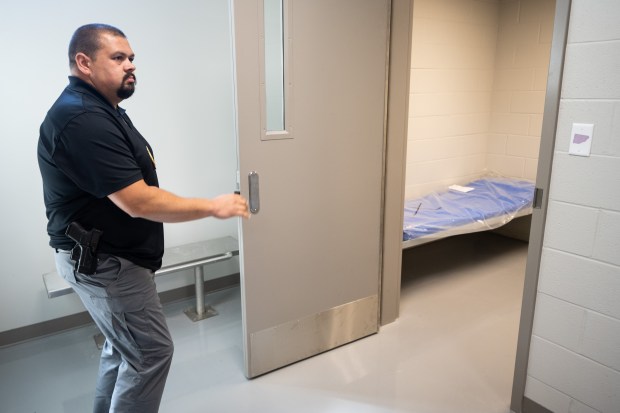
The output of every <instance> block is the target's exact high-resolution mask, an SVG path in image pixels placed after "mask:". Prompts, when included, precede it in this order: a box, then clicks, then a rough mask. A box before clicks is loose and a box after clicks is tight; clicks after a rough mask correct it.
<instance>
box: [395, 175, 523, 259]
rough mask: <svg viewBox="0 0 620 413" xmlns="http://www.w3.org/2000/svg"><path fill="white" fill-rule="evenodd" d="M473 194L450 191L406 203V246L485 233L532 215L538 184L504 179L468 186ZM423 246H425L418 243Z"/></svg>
mask: <svg viewBox="0 0 620 413" xmlns="http://www.w3.org/2000/svg"><path fill="white" fill-rule="evenodd" d="M464 187H469V188H473V189H472V190H471V191H469V192H459V191H456V190H451V189H447V190H445V191H441V192H434V193H431V194H429V195H426V196H424V197H421V198H417V199H410V200H406V201H405V216H404V225H403V246H404V247H406V246H408V245H407V242H409V244H410V245H416V243H415V242H413V241H414V240H418V239H420V240H421V239H424V238H426V239H429V240H434V239H438V238H443V237H446V236H451V235H456V234H458V233H466V232H475V231H484V230H487V229H494V228H497V227H499V226H501V225H504V224H505V223H507V222H508V221H510V220H511V219H512V218H514V217H515V216H520V215H525V214H527V213H531V208H532V201H533V197H534V183H532V182H529V181H524V180H517V179H512V178H504V177H492V178H482V179H478V180H475V181H473V182H470V183H468V184H465V185H464ZM417 243H422V242H417Z"/></svg>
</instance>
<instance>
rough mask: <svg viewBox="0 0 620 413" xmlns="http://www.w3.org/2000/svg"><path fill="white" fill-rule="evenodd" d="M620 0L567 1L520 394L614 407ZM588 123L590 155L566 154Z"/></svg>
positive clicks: (619, 284)
mask: <svg viewBox="0 0 620 413" xmlns="http://www.w3.org/2000/svg"><path fill="white" fill-rule="evenodd" d="M619 19H620V2H618V1H617V0H596V1H592V0H573V2H572V9H571V16H570V23H569V33H568V45H567V49H566V59H565V68H564V79H563V85H562V92H561V103H560V111H559V118H558V125H557V135H556V146H555V151H554V161H553V169H552V175H551V187H550V194H549V209H548V214H547V225H546V228H545V240H544V243H543V253H542V259H541V268H540V278H539V285H538V296H537V305H536V311H535V317H534V326H533V336H532V340H531V349H530V358H529V364H528V377H527V384H526V391H525V396H526V397H528V398H529V399H531V400H533V401H535V402H537V403H538V404H540V405H542V406H544V407H546V408H548V409H549V410H551V411H554V412H558V413H561V412H619V411H620V25H618V21H619ZM572 123H593V124H594V125H595V126H594V137H593V140H592V154H591V156H590V157H586V158H584V157H577V156H572V155H569V154H568V148H569V142H570V132H571V126H572Z"/></svg>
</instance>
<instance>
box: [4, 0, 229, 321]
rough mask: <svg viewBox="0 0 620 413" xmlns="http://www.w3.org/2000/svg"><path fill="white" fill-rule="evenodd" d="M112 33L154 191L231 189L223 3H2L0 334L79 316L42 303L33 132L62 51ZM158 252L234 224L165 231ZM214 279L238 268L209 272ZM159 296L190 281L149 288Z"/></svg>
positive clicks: (49, 97)
mask: <svg viewBox="0 0 620 413" xmlns="http://www.w3.org/2000/svg"><path fill="white" fill-rule="evenodd" d="M92 22H103V23H109V24H112V25H115V26H118V27H119V28H120V29H121V30H123V31H124V32H125V34H126V35H127V37H128V39H129V42H130V44H131V46H132V48H133V49H134V52H135V53H136V60H135V63H136V65H137V71H136V74H137V78H138V88H137V91H136V93H135V95H134V96H133V97H132V98H131V99H129V100H127V101H125V102H123V103H122V104H121V106H123V107H125V108H126V109H127V110H128V114H129V116H130V117H131V118H132V120H133V122H134V123H135V125H136V126H137V128H138V129H139V130H140V132H141V133H142V134H143V135H144V136H145V137H146V138H147V139H148V140H149V142H150V143H151V145H152V146H153V147H154V150H155V156H156V158H157V167H158V174H159V178H160V184H161V186H162V187H163V188H166V189H168V190H170V191H172V192H175V193H177V194H179V195H185V196H204V197H211V196H214V195H217V194H220V193H224V192H232V191H233V190H234V189H235V186H236V162H237V160H236V142H235V126H234V111H233V82H232V51H231V43H230V27H229V26H230V24H229V17H228V1H227V0H209V1H200V0H183V1H178V2H172V1H164V0H155V1H153V0H139V1H130V2H127V1H119V0H110V1H105V2H83V1H77V0H59V1H54V2H47V1H35V0H22V1H19V2H18V1H12V2H8V1H3V2H2V11H1V12H0V50H1V51H2V65H1V66H0V90H1V91H2V92H1V93H2V99H0V116H1V121H0V139H1V142H2V148H3V150H2V151H0V175H1V176H2V180H1V181H0V182H1V183H0V185H1V188H0V189H1V193H2V202H1V203H0V216H2V217H3V223H2V227H1V228H2V231H1V232H0V246H1V248H0V258H1V262H2V268H1V269H0V279H1V280H2V288H1V289H0V332H3V331H7V330H11V329H14V328H18V327H22V326H26V325H30V324H33V323H37V322H41V321H45V320H49V319H53V318H57V317H61V316H65V315H68V314H73V313H77V312H81V311H83V307H82V305H81V303H80V302H79V300H78V299H77V297H76V296H75V295H69V296H65V297H59V298H55V299H51V300H50V299H48V298H47V295H46V292H45V289H44V286H43V282H42V278H41V275H42V274H43V273H44V272H48V271H50V270H53V268H54V261H53V255H52V250H51V248H49V247H48V244H47V243H48V238H47V234H46V218H45V209H44V206H43V197H42V186H41V178H40V174H39V170H38V166H37V158H36V145H37V139H38V129H39V125H40V124H41V121H42V120H43V117H44V116H45V113H46V112H47V110H48V109H49V107H50V105H51V104H52V103H53V102H54V100H55V99H56V98H57V97H58V95H59V94H60V92H61V91H62V89H63V88H64V86H65V85H66V84H67V76H68V74H69V70H68V63H67V46H68V42H69V39H70V36H71V35H72V33H73V31H74V30H75V29H76V28H77V27H78V26H80V25H82V24H86V23H92ZM165 231H166V246H175V245H180V244H183V243H187V242H193V241H198V240H201V239H206V238H212V237H217V236H224V235H232V236H235V237H236V236H237V222H236V220H229V221H218V220H215V219H207V220H202V221H195V222H192V223H183V224H174V225H166V226H165ZM211 269H212V270H213V274H214V275H213V276H217V275H225V274H230V273H234V272H237V271H238V263H237V264H236V263H235V262H229V263H223V264H221V265H219V267H217V266H212V267H211ZM157 282H158V285H159V290H160V291H161V290H166V289H170V288H173V287H178V286H181V285H187V284H190V283H192V282H193V278H192V274H191V273H190V272H186V273H184V274H180V276H165V277H159V278H158V279H157Z"/></svg>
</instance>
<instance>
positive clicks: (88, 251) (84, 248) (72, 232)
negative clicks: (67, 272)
mask: <svg viewBox="0 0 620 413" xmlns="http://www.w3.org/2000/svg"><path fill="white" fill-rule="evenodd" d="M65 234H66V235H67V236H68V237H69V238H71V239H72V240H73V241H75V242H76V244H75V247H73V249H72V250H71V259H72V260H73V261H75V266H74V269H75V270H76V271H77V272H79V273H82V274H86V275H92V274H94V273H95V271H96V270H97V247H98V246H99V239H100V238H101V235H102V234H103V232H102V231H100V230H98V229H96V228H93V229H91V230H90V231H86V230H85V229H84V228H82V226H81V225H80V224H78V223H77V222H72V223H70V224H69V226H68V227H67V231H66V233H65Z"/></svg>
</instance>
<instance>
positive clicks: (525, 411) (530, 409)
mask: <svg viewBox="0 0 620 413" xmlns="http://www.w3.org/2000/svg"><path fill="white" fill-rule="evenodd" d="M521 413H553V412H552V411H551V410H549V409H547V408H546V407H543V406H541V405H540V404H538V403H536V402H535V401H533V400H530V399H528V398H527V397H524V398H523V405H522V407H521Z"/></svg>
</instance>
